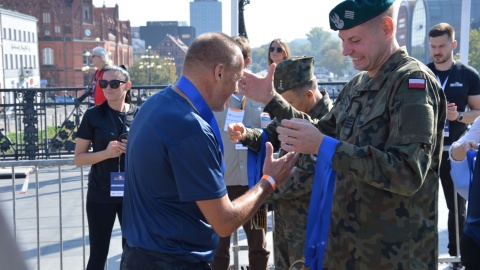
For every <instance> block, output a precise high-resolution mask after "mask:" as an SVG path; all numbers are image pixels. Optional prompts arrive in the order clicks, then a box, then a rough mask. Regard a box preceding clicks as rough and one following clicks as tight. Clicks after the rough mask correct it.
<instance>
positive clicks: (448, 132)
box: [443, 120, 450, 137]
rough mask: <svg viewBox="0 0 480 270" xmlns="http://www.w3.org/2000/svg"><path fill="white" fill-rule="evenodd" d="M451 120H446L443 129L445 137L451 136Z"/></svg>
mask: <svg viewBox="0 0 480 270" xmlns="http://www.w3.org/2000/svg"><path fill="white" fill-rule="evenodd" d="M449 124H450V121H448V120H447V121H446V122H445V129H443V137H450V127H449V126H450V125H449Z"/></svg>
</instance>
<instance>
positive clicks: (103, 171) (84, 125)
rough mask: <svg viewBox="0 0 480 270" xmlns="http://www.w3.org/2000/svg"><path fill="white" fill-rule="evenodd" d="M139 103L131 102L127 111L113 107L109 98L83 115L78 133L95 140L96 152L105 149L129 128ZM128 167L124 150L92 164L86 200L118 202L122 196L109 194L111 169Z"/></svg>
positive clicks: (114, 170) (94, 150) (93, 143)
mask: <svg viewBox="0 0 480 270" xmlns="http://www.w3.org/2000/svg"><path fill="white" fill-rule="evenodd" d="M137 111H138V107H136V106H135V105H130V109H129V110H128V112H127V113H126V114H125V113H122V112H119V111H116V110H113V109H112V108H110V106H108V102H104V103H102V104H101V105H98V106H95V107H91V108H89V109H88V110H87V111H86V112H85V115H84V116H83V119H82V122H81V123H80V127H79V128H78V131H77V135H76V136H77V137H78V138H82V139H85V140H90V141H91V142H92V148H93V152H98V151H102V150H105V149H106V148H107V146H108V144H109V143H110V141H114V140H118V137H119V136H120V134H122V133H124V132H128V130H129V128H130V125H131V124H132V121H133V118H134V117H135V115H136V114H137ZM119 162H120V171H122V172H123V171H125V154H122V155H121V156H120V161H119V158H118V157H117V158H110V159H106V160H103V161H101V162H99V163H96V164H93V165H92V167H91V169H90V173H89V174H88V193H87V200H89V201H91V202H97V203H109V202H112V203H118V202H122V199H123V198H122V197H110V173H111V172H118V164H119Z"/></svg>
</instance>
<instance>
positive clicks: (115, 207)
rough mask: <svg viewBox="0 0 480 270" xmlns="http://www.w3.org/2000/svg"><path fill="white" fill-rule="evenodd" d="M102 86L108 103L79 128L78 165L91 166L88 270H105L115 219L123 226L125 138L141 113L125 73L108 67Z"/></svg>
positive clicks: (94, 110) (86, 117)
mask: <svg viewBox="0 0 480 270" xmlns="http://www.w3.org/2000/svg"><path fill="white" fill-rule="evenodd" d="M99 85H100V87H101V88H102V90H103V92H104V94H105V97H106V102H104V103H102V104H100V105H98V106H95V107H91V108H89V109H88V110H87V111H86V112H85V115H84V116H83V119H82V122H81V124H80V127H79V128H78V132H77V143H76V147H75V156H74V161H75V165H77V166H84V165H91V169H90V173H89V175H88V192H87V205H86V210H87V219H88V231H89V239H90V258H89V260H88V264H87V270H88V269H95V270H96V269H103V268H104V265H105V261H106V259H107V256H108V249H109V246H110V238H111V235H112V229H113V225H114V223H115V217H116V216H118V220H119V222H120V225H121V224H122V201H123V197H122V196H123V183H124V180H125V177H124V165H125V150H126V144H127V139H126V136H125V135H124V134H126V133H127V132H128V130H129V127H130V125H131V123H132V121H133V118H134V116H135V115H136V113H137V111H138V107H136V106H134V105H133V104H129V97H130V95H129V93H128V91H129V89H130V87H131V85H132V83H131V82H130V76H129V74H128V72H127V71H126V69H124V68H121V67H108V68H107V69H106V70H105V72H104V73H103V78H102V80H100V81H99ZM90 146H91V147H92V149H93V150H92V151H91V152H89V148H90ZM122 240H123V241H122V244H124V239H122Z"/></svg>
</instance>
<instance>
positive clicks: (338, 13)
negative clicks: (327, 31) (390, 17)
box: [329, 0, 395, 31]
mask: <svg viewBox="0 0 480 270" xmlns="http://www.w3.org/2000/svg"><path fill="white" fill-rule="evenodd" d="M393 2H395V0H345V1H343V2H341V3H340V4H338V5H337V6H336V7H334V8H333V9H332V10H331V11H330V14H329V18H330V28H331V29H332V30H334V31H337V30H345V29H350V28H353V27H355V26H357V25H359V24H362V23H364V22H366V21H368V20H370V19H373V18H374V17H376V16H377V15H380V14H381V13H382V12H384V11H385V10H387V8H389V7H390V6H391V5H392V4H393Z"/></svg>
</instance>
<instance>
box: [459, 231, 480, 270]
mask: <svg viewBox="0 0 480 270" xmlns="http://www.w3.org/2000/svg"><path fill="white" fill-rule="evenodd" d="M460 252H461V253H462V257H461V259H462V264H463V266H465V270H475V269H478V268H479V267H480V246H479V245H477V243H476V242H475V241H474V240H473V239H471V238H470V237H468V236H466V235H463V236H462V239H461V241H460Z"/></svg>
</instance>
